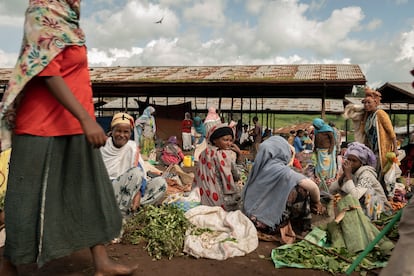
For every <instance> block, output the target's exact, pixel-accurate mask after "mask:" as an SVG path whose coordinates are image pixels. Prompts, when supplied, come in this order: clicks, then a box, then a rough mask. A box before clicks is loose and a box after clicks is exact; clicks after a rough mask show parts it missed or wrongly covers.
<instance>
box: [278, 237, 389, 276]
mask: <svg viewBox="0 0 414 276" xmlns="http://www.w3.org/2000/svg"><path fill="white" fill-rule="evenodd" d="M375 254H376V253H375V252H372V254H368V256H367V257H366V258H364V259H363V260H362V262H361V263H360V265H359V267H358V268H357V269H356V271H364V270H365V271H367V270H371V269H374V268H377V267H378V266H379V264H380V263H381V261H380V260H378V259H377V256H375ZM356 257H357V256H356V255H352V254H350V253H349V252H347V250H346V249H345V248H341V249H336V248H333V247H329V248H324V247H321V246H316V245H314V244H311V243H309V242H307V241H305V240H303V241H300V242H297V243H294V244H292V245H288V246H281V247H278V248H275V249H273V250H272V260H273V262H274V263H275V266H276V267H277V268H279V267H297V268H307V269H319V270H324V271H328V272H330V273H332V274H338V273H345V272H346V270H347V269H348V267H349V266H350V265H351V264H352V262H353V261H354V259H355V258H356Z"/></svg>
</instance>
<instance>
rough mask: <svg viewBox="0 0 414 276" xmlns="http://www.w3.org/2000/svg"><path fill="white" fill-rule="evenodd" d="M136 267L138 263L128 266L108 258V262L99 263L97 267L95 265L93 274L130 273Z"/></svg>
mask: <svg viewBox="0 0 414 276" xmlns="http://www.w3.org/2000/svg"><path fill="white" fill-rule="evenodd" d="M137 269H138V265H135V266H133V267H128V266H126V265H122V264H118V263H115V262H113V261H111V260H109V261H108V262H105V264H100V266H99V267H98V266H97V267H96V271H95V274H94V276H109V275H132V274H133V273H134V271H135V270H137Z"/></svg>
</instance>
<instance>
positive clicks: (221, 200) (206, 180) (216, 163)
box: [194, 124, 242, 211]
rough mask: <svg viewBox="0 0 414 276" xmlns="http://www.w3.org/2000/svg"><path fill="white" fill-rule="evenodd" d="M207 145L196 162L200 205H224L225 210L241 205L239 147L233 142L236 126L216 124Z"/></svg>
mask: <svg viewBox="0 0 414 276" xmlns="http://www.w3.org/2000/svg"><path fill="white" fill-rule="evenodd" d="M208 140H209V143H208V145H207V148H206V149H205V150H204V151H203V152H202V153H201V155H200V159H199V162H198V163H197V168H196V174H195V178H194V187H197V188H199V189H200V195H201V204H203V205H208V206H221V207H222V208H223V209H224V210H226V211H233V210H237V209H238V208H239V206H238V203H239V200H240V187H239V186H238V184H237V181H238V180H239V179H240V174H241V172H240V170H239V169H238V168H237V166H236V161H239V162H241V160H242V157H241V155H240V149H239V148H238V147H237V146H236V145H235V144H234V143H233V140H234V133H233V129H232V128H230V127H229V126H228V125H226V124H220V125H216V126H213V128H212V129H211V130H210V135H209V137H208Z"/></svg>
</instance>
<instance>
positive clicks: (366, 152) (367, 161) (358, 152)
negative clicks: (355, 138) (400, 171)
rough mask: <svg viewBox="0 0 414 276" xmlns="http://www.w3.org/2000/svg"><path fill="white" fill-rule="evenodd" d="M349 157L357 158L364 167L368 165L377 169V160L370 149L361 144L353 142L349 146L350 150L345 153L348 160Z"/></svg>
mask: <svg viewBox="0 0 414 276" xmlns="http://www.w3.org/2000/svg"><path fill="white" fill-rule="evenodd" d="M348 155H354V156H356V157H357V158H358V159H359V160H360V161H361V163H362V165H364V166H365V165H368V166H371V167H374V168H375V167H376V164H377V158H376V157H375V154H374V153H373V152H372V150H371V149H370V148H368V147H367V146H365V145H364V144H361V143H359V142H352V143H350V144H348V149H347V150H346V152H345V155H344V157H345V158H348Z"/></svg>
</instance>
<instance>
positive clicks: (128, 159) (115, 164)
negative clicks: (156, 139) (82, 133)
mask: <svg viewBox="0 0 414 276" xmlns="http://www.w3.org/2000/svg"><path fill="white" fill-rule="evenodd" d="M101 153H102V158H103V160H104V163H105V166H106V169H107V171H108V174H109V178H111V179H114V178H117V177H118V176H120V175H122V174H123V173H124V172H126V171H127V170H128V169H130V168H132V167H133V166H134V165H135V164H134V163H135V158H136V157H135V156H136V154H137V144H135V142H134V141H132V140H130V141H128V143H126V144H125V145H124V146H122V147H121V148H117V147H115V145H114V143H113V141H112V137H109V138H108V139H107V140H106V143H105V146H103V147H101ZM139 158H140V159H139V162H140V163H141V164H144V162H143V161H142V160H141V155H140V156H139Z"/></svg>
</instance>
